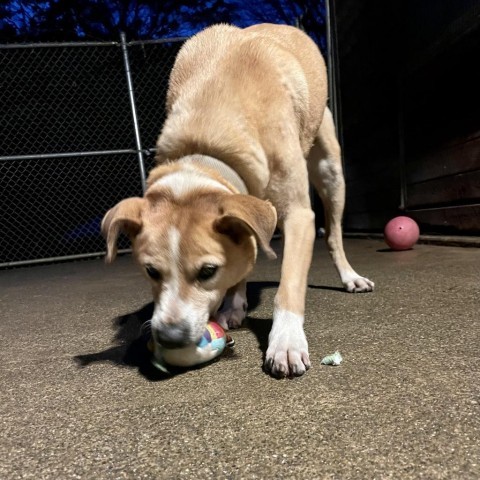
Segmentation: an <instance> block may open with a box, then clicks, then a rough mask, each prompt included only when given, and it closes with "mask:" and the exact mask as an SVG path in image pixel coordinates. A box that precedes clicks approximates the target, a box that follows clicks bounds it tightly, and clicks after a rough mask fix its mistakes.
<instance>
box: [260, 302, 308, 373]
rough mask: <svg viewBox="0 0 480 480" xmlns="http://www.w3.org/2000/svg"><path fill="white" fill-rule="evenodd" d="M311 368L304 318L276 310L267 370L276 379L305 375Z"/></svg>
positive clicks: (266, 362) (269, 345) (267, 357)
mask: <svg viewBox="0 0 480 480" xmlns="http://www.w3.org/2000/svg"><path fill="white" fill-rule="evenodd" d="M310 366H311V364H310V358H309V356H308V343H307V339H306V337H305V332H304V331H303V317H302V316H300V315H296V314H295V313H292V312H288V311H286V310H281V309H278V310H275V313H274V317H273V326H272V330H271V332H270V335H269V338H268V349H267V353H266V356H265V369H266V370H267V371H268V372H270V373H271V374H272V375H273V376H275V377H291V376H300V375H303V374H304V373H305V372H306V371H307V370H308V369H309V368H310Z"/></svg>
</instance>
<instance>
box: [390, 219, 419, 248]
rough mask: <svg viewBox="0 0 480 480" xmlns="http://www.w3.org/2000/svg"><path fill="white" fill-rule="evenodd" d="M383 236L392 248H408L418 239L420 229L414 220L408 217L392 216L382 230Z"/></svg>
mask: <svg viewBox="0 0 480 480" xmlns="http://www.w3.org/2000/svg"><path fill="white" fill-rule="evenodd" d="M383 233H384V238H385V242H386V243H387V245H388V246H389V247H390V248H391V249H392V250H408V249H410V248H412V247H413V246H414V245H415V243H417V241H418V237H419V236H420V229H419V228H418V225H417V223H416V222H415V220H412V219H411V218H409V217H404V216H401V217H395V218H392V220H390V221H389V222H388V223H387V224H386V225H385V230H384V232H383Z"/></svg>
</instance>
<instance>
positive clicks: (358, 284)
mask: <svg viewBox="0 0 480 480" xmlns="http://www.w3.org/2000/svg"><path fill="white" fill-rule="evenodd" d="M342 283H343V286H344V287H345V290H346V291H347V292H350V293H363V292H372V291H373V289H374V288H375V284H374V283H373V282H372V281H371V280H369V279H368V278H365V277H361V276H360V275H358V274H356V273H355V272H354V273H351V274H346V275H342Z"/></svg>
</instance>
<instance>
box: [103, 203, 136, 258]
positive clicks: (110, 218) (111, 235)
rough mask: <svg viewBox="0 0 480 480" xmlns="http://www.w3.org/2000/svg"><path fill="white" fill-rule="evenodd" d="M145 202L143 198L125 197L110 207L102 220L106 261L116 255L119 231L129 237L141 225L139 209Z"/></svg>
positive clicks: (132, 235)
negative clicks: (105, 244)
mask: <svg viewBox="0 0 480 480" xmlns="http://www.w3.org/2000/svg"><path fill="white" fill-rule="evenodd" d="M144 204H145V200H144V199H143V198H138V197H134V198H127V199H125V200H122V201H121V202H120V203H117V205H115V206H114V207H113V208H112V209H110V210H109V211H108V212H107V213H106V214H105V216H104V217H103V220H102V227H101V229H102V235H103V237H104V238H105V239H106V241H107V256H106V261H107V262H108V263H110V262H113V260H115V257H116V255H117V238H118V235H119V234H120V232H123V233H126V234H127V235H128V236H129V238H130V239H133V237H135V235H136V234H137V233H138V232H139V231H140V228H141V227H142V219H141V211H142V208H143V206H144Z"/></svg>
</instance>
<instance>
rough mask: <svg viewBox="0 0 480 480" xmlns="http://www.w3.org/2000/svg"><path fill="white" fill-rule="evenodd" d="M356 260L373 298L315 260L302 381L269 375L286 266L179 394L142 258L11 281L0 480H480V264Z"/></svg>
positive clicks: (366, 244) (448, 251)
mask: <svg viewBox="0 0 480 480" xmlns="http://www.w3.org/2000/svg"><path fill="white" fill-rule="evenodd" d="M346 248H347V252H348V254H349V257H350V259H351V261H352V264H353V265H354V266H355V267H356V268H357V270H358V271H359V272H361V273H363V274H364V275H366V276H369V277H370V278H371V279H373V280H374V281H375V282H376V284H377V289H376V291H375V292H374V293H372V294H357V295H351V294H347V293H343V292H342V291H341V290H340V289H339V283H338V281H337V278H336V274H335V272H334V270H333V267H332V265H331V263H330V261H329V259H328V255H327V253H326V250H325V248H324V247H323V245H321V244H318V245H317V248H316V253H315V260H314V266H313V268H312V270H311V275H310V281H309V283H310V289H309V291H308V301H307V320H306V330H307V335H308V338H309V342H310V350H311V358H312V362H313V368H312V369H311V370H310V371H309V372H308V373H307V374H306V375H305V376H304V377H301V378H297V379H293V380H275V379H272V378H270V377H269V376H267V375H266V374H265V373H263V371H262V369H261V364H262V355H263V351H264V350H265V347H266V339H267V334H268V329H269V327H270V325H271V320H270V319H271V314H272V300H273V296H274V293H275V287H276V282H277V281H278V273H279V265H280V263H279V261H275V262H269V261H267V260H264V259H261V260H260V262H259V266H258V268H257V270H256V272H255V274H254V275H253V276H252V284H251V286H250V290H249V296H250V304H251V310H250V313H249V320H248V325H247V327H246V328H243V329H241V330H238V331H236V332H234V338H235V340H236V343H237V346H236V348H235V353H234V354H233V355H229V356H225V357H223V358H221V359H220V360H219V361H217V362H215V363H213V364H211V365H209V366H207V367H205V368H203V369H198V370H193V371H188V372H186V373H183V374H180V375H177V376H174V377H172V378H169V379H166V380H165V379H162V378H160V377H159V376H158V375H156V374H155V372H154V371H152V370H151V369H150V368H149V366H148V363H147V359H146V356H145V349H144V347H145V346H144V344H143V343H142V341H140V340H136V339H137V337H138V326H139V324H140V322H141V321H143V320H145V319H147V318H148V316H149V314H150V313H151V305H149V301H150V298H149V289H148V286H147V283H146V281H145V280H143V279H142V278H141V276H140V274H139V273H138V272H137V270H136V268H135V267H134V265H133V261H132V259H131V258H130V257H123V258H120V259H119V261H118V262H117V263H115V264H114V265H112V266H105V265H103V263H102V261H100V260H94V261H84V262H77V263H65V264H58V265H51V266H43V267H35V268H23V269H18V270H11V271H3V272H0V294H1V297H0V299H1V316H2V318H1V322H0V332H1V342H2V347H1V351H0V361H1V373H0V381H1V392H0V411H1V441H0V478H2V479H14V478H35V479H44V478H49V479H50V478H51V479H70V478H82V479H83V478H92V479H104V478H105V479H117V478H134V479H137V478H138V479H140V478H146V479H155V478H158V479H162V478H166V479H177V478H178V479H181V478H186V479H188V478H196V479H204V478H205V479H207V478H218V479H223V478H232V479H237V478H245V479H253V478H264V479H279V478H291V479H315V478H332V479H349V478H352V479H362V478H368V479H373V478H376V479H383V478H395V479H410V478H411V479H418V478H426V479H437V478H438V479H456V478H458V479H478V478H480V438H479V434H480V415H479V400H480V399H479V383H480V375H479V370H480V362H479V354H480V339H479V331H480V328H479V316H480V314H479V310H480V309H479V306H480V295H479V293H480V292H479V280H480V250H478V249H462V248H456V247H439V246H427V245H418V246H416V247H415V249H414V250H411V251H407V252H389V251H385V249H384V245H383V244H382V243H381V242H380V241H378V240H348V241H347V242H346ZM337 349H339V350H340V351H341V353H342V354H343V356H344V363H343V364H342V365H341V366H339V367H327V366H321V365H320V360H321V358H322V357H323V356H324V355H325V354H328V353H331V352H333V351H335V350H337Z"/></svg>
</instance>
